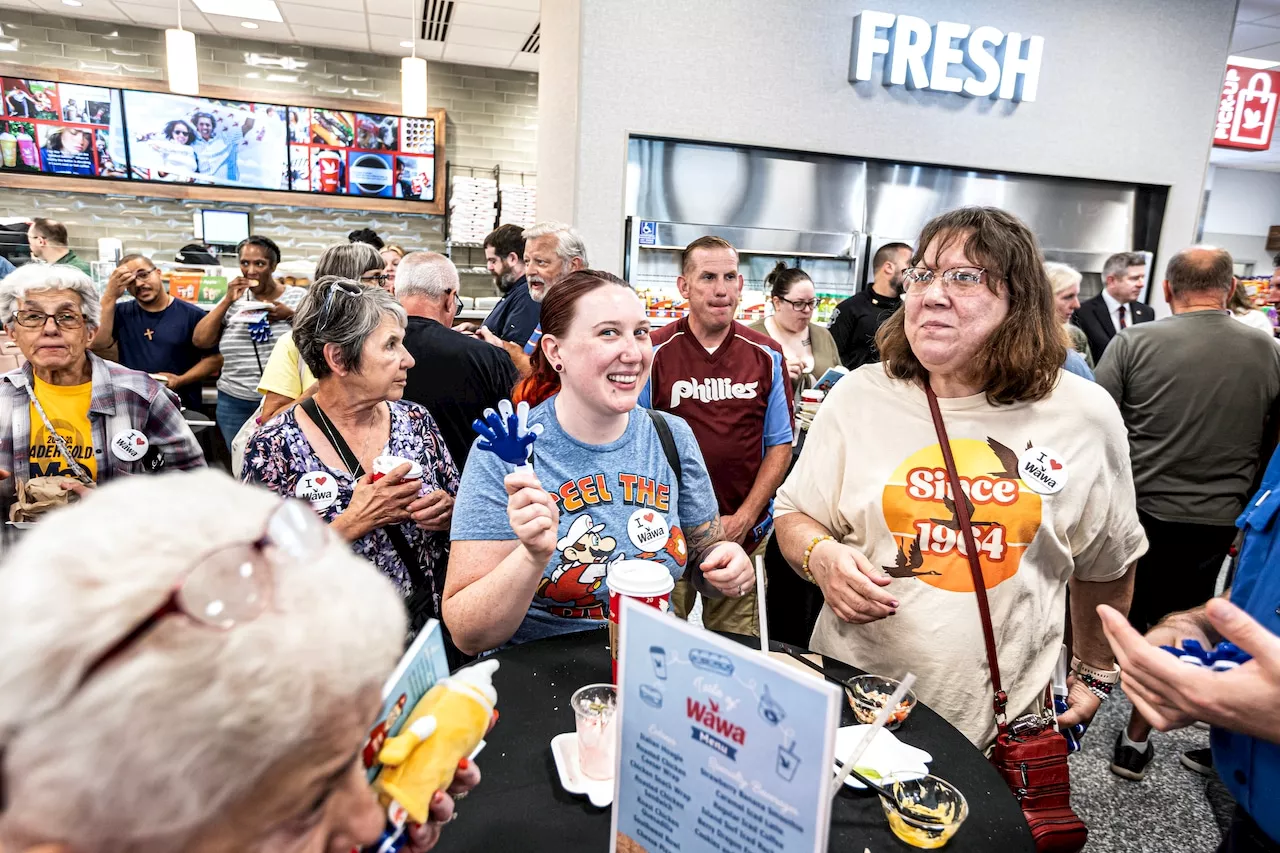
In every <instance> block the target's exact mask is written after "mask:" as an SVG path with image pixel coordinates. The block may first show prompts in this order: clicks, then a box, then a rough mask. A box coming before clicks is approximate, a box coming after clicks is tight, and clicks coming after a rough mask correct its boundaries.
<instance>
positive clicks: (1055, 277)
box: [1044, 261, 1084, 296]
mask: <svg viewBox="0 0 1280 853" xmlns="http://www.w3.org/2000/svg"><path fill="white" fill-rule="evenodd" d="M1044 272H1045V275H1047V276H1048V277H1049V287H1050V288H1052V289H1053V295H1054V296H1057V295H1058V294H1059V293H1061V292H1062V291H1064V290H1066V289H1067V288H1068V287H1072V286H1075V285H1078V284H1080V282H1082V281H1084V276H1083V275H1081V274H1080V270H1078V269H1076V268H1075V267H1073V266H1071V265H1070V264H1060V263H1058V262H1057V261H1045V262H1044Z"/></svg>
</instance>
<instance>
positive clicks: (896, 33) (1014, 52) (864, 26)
mask: <svg viewBox="0 0 1280 853" xmlns="http://www.w3.org/2000/svg"><path fill="white" fill-rule="evenodd" d="M877 55H880V56H883V57H884V71H883V72H882V73H883V76H884V84H885V85H886V86H906V87H908V88H910V89H933V90H934V91H936V92H951V93H953V94H958V95H966V96H968V97H971V98H1003V99H1005V100H1010V101H1034V100H1035V99H1036V89H1037V87H1038V86H1039V83H1040V59H1041V57H1042V56H1043V55H1044V39H1043V38H1042V37H1040V36H1025V37H1024V36H1023V35H1022V34H1021V33H1014V32H1010V33H1005V32H1003V31H1001V30H998V29H996V28H995V27H987V26H982V27H971V26H970V25H969V24H959V23H954V22H951V21H940V22H938V23H937V24H935V25H934V26H933V27H930V26H929V22H928V21H926V20H924V19H923V18H917V17H915V16H913V15H895V14H893V13H891V12H873V11H866V12H860V13H859V14H858V15H857V16H855V17H854V19H853V55H852V57H851V58H850V61H849V82H851V83H861V82H865V81H867V80H870V79H871V72H872V60H873V59H874V58H875V57H876V56H877ZM960 66H964V67H965V68H967V69H968V71H969V72H970V73H969V74H968V75H965V74H964V73H963V72H961V70H960Z"/></svg>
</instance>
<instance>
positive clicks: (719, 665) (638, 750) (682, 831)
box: [610, 601, 841, 853]
mask: <svg viewBox="0 0 1280 853" xmlns="http://www.w3.org/2000/svg"><path fill="white" fill-rule="evenodd" d="M621 633H622V643H621V647H622V648H621V653H620V655H619V661H618V663H619V669H618V701H619V708H618V712H619V714H620V715H621V718H622V720H621V722H622V725H621V731H620V742H619V744H618V768H617V773H616V774H615V777H614V801H613V802H614V806H613V834H612V840H611V842H610V850H611V851H616V853H756V851H759V853H801V851H806V853H821V851H825V850H826V849H827V833H828V830H829V829H830V822H831V816H830V815H831V796H830V793H829V791H830V786H831V779H832V761H833V757H832V755H833V752H834V750H835V733H836V728H837V727H838V726H839V724H840V702H841V696H840V692H839V689H838V688H836V687H835V686H834V685H832V684H829V683H827V682H824V681H819V680H817V679H814V678H811V677H808V676H806V675H805V674H804V673H801V672H798V671H796V670H794V669H792V668H790V667H788V666H786V665H784V664H780V663H778V662H776V661H773V660H771V659H769V658H768V657H767V656H766V655H764V654H761V653H760V651H759V650H757V649H752V648H748V647H746V646H742V645H739V644H737V643H735V642H732V641H730V640H726V639H724V638H722V637H719V636H717V635H715V634H713V633H711V632H710V631H705V630H702V629H701V628H697V627H694V626H692V625H689V624H688V623H686V622H683V621H679V620H676V619H672V618H671V617H670V616H667V615H664V614H663V613H661V612H660V611H658V610H656V609H654V608H652V607H644V606H640V605H635V604H633V603H632V602H630V601H624V604H623V611H622V632H621Z"/></svg>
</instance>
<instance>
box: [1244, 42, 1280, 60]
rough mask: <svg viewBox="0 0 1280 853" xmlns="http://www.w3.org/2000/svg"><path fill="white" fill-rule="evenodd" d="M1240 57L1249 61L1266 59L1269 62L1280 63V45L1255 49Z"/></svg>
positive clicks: (1269, 45)
mask: <svg viewBox="0 0 1280 853" xmlns="http://www.w3.org/2000/svg"><path fill="white" fill-rule="evenodd" d="M1240 55H1241V56H1244V57H1246V58H1248V59H1264V60H1266V61H1267V62H1280V43H1277V44H1268V45H1263V46H1262V47H1255V48H1254V49H1253V50H1250V51H1247V52H1245V53H1243V54H1240Z"/></svg>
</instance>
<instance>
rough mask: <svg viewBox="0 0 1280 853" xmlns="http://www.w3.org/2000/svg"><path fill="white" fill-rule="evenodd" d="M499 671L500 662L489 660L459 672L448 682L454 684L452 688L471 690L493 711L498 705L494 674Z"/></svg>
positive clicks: (450, 677)
mask: <svg viewBox="0 0 1280 853" xmlns="http://www.w3.org/2000/svg"><path fill="white" fill-rule="evenodd" d="M497 671H498V662H497V661H496V660H494V659H493V658H489V659H488V660H482V661H480V662H479V663H476V664H472V665H471V666H469V667H467V668H466V669H462V670H459V671H458V672H456V673H454V674H453V675H451V676H449V679H448V681H450V682H452V685H451V686H454V687H463V688H469V689H470V691H471V692H474V693H477V694H479V695H478V696H477V698H482V699H483V700H484V701H485V702H486V703H488V705H489V710H490V711H492V710H493V709H494V707H495V706H496V705H497V704H498V691H497V690H496V689H495V688H494V686H493V674H494V673H495V672H497Z"/></svg>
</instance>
